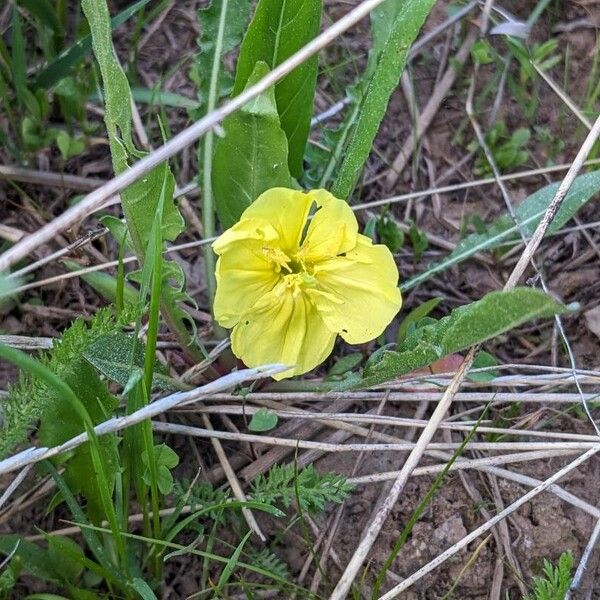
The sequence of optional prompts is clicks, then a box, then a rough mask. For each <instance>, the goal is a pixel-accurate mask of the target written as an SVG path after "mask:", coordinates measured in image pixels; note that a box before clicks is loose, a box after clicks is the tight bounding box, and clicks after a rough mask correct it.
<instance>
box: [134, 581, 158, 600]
mask: <svg viewBox="0 0 600 600" xmlns="http://www.w3.org/2000/svg"><path fill="white" fill-rule="evenodd" d="M131 587H132V588H133V589H134V590H135V591H136V592H137V593H138V594H139V595H140V597H141V598H143V599H144V600H157V599H156V596H155V594H154V592H153V591H152V588H151V587H150V586H149V585H148V584H147V583H146V582H145V581H144V580H143V579H140V578H139V577H134V578H133V579H132V580H131Z"/></svg>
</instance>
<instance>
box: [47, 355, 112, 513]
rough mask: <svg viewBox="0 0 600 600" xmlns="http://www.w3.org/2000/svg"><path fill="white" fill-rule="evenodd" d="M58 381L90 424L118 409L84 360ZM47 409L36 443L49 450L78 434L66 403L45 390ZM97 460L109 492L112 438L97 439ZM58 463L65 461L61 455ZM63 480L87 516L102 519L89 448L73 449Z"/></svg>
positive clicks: (78, 427)
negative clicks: (77, 496) (81, 500)
mask: <svg viewBox="0 0 600 600" xmlns="http://www.w3.org/2000/svg"><path fill="white" fill-rule="evenodd" d="M61 377H62V380H63V381H64V382H65V383H66V384H67V385H68V386H69V387H70V388H71V389H72V390H73V392H74V393H75V395H76V396H77V397H78V398H79V399H80V401H81V402H82V404H83V405H84V407H85V408H86V410H87V412H88V413H89V415H90V418H91V420H92V422H93V423H94V424H98V423H101V422H102V421H106V420H107V419H108V418H109V417H111V416H112V413H113V411H114V409H115V408H116V407H117V405H118V401H117V399H116V398H115V397H114V396H113V395H112V394H110V393H109V391H108V389H107V388H106V384H105V383H104V382H102V381H101V380H100V378H99V377H98V375H97V374H96V372H95V371H94V369H93V367H92V366H91V365H90V364H88V363H87V362H86V361H85V360H83V359H79V360H76V361H74V362H73V364H72V365H71V368H70V369H68V370H66V371H65V372H63V373H62V374H61ZM48 394H49V399H48V401H47V403H48V404H47V407H46V409H45V410H44V413H43V414H42V419H41V424H40V428H39V432H38V435H39V439H40V442H41V443H42V444H43V445H44V446H48V447H52V446H57V445H58V444H62V443H63V442H65V441H67V440H69V439H71V438H72V437H75V436H76V435H78V434H80V433H81V431H82V424H81V417H80V416H79V415H78V414H77V413H76V412H74V411H73V408H72V407H71V406H70V405H69V403H67V402H65V401H64V399H63V398H62V397H61V396H60V394H59V393H57V392H56V391H54V390H50V389H49V390H48ZM98 444H99V453H100V458H101V460H102V461H103V463H104V467H105V472H106V473H107V475H108V477H109V480H108V485H109V487H110V488H111V490H112V486H113V485H114V481H115V475H116V470H117V466H118V461H119V459H118V453H117V442H116V438H115V436H112V435H105V436H102V437H100V438H98ZM57 460H58V462H62V461H64V460H65V456H64V455H61V456H60V457H59V458H58V459H57ZM65 469H66V470H65V474H64V478H65V481H66V482H67V485H68V486H69V487H70V488H71V490H72V491H73V493H75V494H77V493H79V492H80V493H82V494H83V495H84V496H85V497H86V499H87V501H88V514H89V515H90V518H91V519H93V520H94V521H96V522H100V521H101V520H102V518H103V517H104V511H103V506H102V497H101V492H100V490H99V488H98V485H99V483H98V480H97V479H96V478H95V477H90V476H89V474H90V473H93V472H94V465H93V461H92V456H91V452H90V447H89V444H85V445H83V446H80V447H79V448H77V449H75V450H74V451H73V452H72V453H71V455H70V458H69V460H68V461H67V463H66V465H65Z"/></svg>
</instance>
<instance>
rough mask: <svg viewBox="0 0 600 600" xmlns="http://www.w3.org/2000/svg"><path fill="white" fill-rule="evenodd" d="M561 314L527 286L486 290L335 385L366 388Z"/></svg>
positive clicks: (558, 307)
mask: <svg viewBox="0 0 600 600" xmlns="http://www.w3.org/2000/svg"><path fill="white" fill-rule="evenodd" d="M566 310H567V308H566V307H565V306H564V305H562V304H560V302H557V301H556V300H554V299H553V298H552V297H551V296H549V295H547V294H544V293H543V292H541V291H539V290H535V289H532V288H526V287H520V288H515V289H514V290H511V291H508V292H490V293H489V294H487V295H485V296H484V297H483V298H481V300H477V301H476V302H472V303H471V304H467V305H466V306H461V307H460V308H457V309H455V310H453V311H452V312H451V313H450V315H448V316H447V317H444V318H443V319H440V320H439V321H435V322H431V323H430V324H427V325H425V326H423V327H420V328H418V329H415V330H414V331H413V332H412V333H410V334H409V335H408V336H407V337H406V339H405V340H404V342H403V343H402V344H401V345H400V346H399V347H398V349H397V350H395V351H386V352H383V353H382V354H381V356H380V357H378V358H379V359H378V360H377V361H373V362H371V363H370V364H369V366H368V367H367V368H365V371H364V374H363V378H362V379H361V380H358V379H354V380H348V381H345V382H342V383H340V384H339V386H338V387H339V388H344V389H348V388H354V387H369V386H372V385H375V384H378V383H383V382H386V381H390V380H392V379H394V378H396V377H400V376H401V375H405V374H406V373H410V372H411V371H415V370H416V369H420V368H422V367H426V366H428V365H430V364H432V363H433V362H435V361H436V360H438V359H440V358H442V357H443V356H446V355H448V354H453V353H455V352H460V351H462V350H465V349H467V348H469V347H470V346H473V345H476V344H481V343H482V342H485V341H486V340H489V339H492V338H494V337H496V336H498V335H500V334H502V333H505V332H507V331H509V330H511V329H514V328H515V327H519V326H520V325H522V324H523V323H526V322H527V321H530V320H532V319H539V318H547V317H551V316H553V315H556V314H561V313H564V312H566Z"/></svg>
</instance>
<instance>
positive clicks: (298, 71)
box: [233, 0, 323, 177]
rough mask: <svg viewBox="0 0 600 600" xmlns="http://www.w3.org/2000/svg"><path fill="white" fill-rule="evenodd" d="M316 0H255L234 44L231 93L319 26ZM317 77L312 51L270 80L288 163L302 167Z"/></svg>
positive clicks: (319, 9) (307, 38)
mask: <svg viewBox="0 0 600 600" xmlns="http://www.w3.org/2000/svg"><path fill="white" fill-rule="evenodd" d="M322 10H323V7H322V1H321V0H285V1H284V2H282V1H281V0H259V2H258V4H257V6H256V11H255V13H254V17H253V18H252V21H251V22H250V25H249V26H248V30H247V31H246V35H245V36H244V40H243V42H242V46H241V48H240V55H239V58H238V64H237V70H236V74H235V85H234V88H233V94H234V95H238V94H239V93H240V92H241V91H242V90H243V89H244V88H245V87H247V85H248V82H249V80H250V78H251V76H252V74H253V73H254V70H255V65H256V64H257V63H258V62H259V61H260V62H265V63H266V64H267V65H268V67H269V68H270V69H274V68H275V67H276V66H277V65H279V64H281V63H282V62H283V61H284V60H286V59H287V58H289V57H290V56H291V55H292V54H294V53H295V52H297V51H298V50H300V48H302V47H303V46H305V45H306V44H307V43H308V42H310V40H312V39H313V38H314V37H315V36H316V35H317V33H318V32H319V26H320V23H321V12H322ZM316 82H317V56H313V57H312V58H309V59H308V60H306V61H304V62H303V63H302V64H301V65H300V66H298V67H296V68H295V69H294V70H293V71H291V72H290V73H288V74H287V75H286V76H285V77H284V78H283V79H281V80H280V81H279V82H278V83H277V84H276V85H275V98H276V101H277V111H278V113H279V117H280V119H281V128H282V129H283V131H285V134H286V136H287V140H288V146H289V159H288V164H289V169H290V173H291V174H292V175H293V176H294V177H299V176H300V174H301V172H302V160H303V158H304V149H305V147H306V142H307V139H308V133H309V130H310V120H311V117H312V112H313V99H314V93H315V86H316Z"/></svg>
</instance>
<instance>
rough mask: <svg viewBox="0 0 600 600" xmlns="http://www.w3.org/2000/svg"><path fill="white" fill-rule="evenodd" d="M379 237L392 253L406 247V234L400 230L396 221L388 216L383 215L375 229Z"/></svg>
mask: <svg viewBox="0 0 600 600" xmlns="http://www.w3.org/2000/svg"><path fill="white" fill-rule="evenodd" d="M375 230H376V231H377V235H378V237H379V240H380V242H381V243H382V244H385V245H386V246H387V247H388V248H389V249H390V252H397V251H398V250H400V248H402V246H403V245H404V232H403V231H402V230H401V229H398V226H397V225H396V223H395V221H394V220H393V219H390V218H389V217H388V216H387V215H385V214H384V215H382V216H381V218H380V219H379V220H378V221H377V225H376V227H375Z"/></svg>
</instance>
